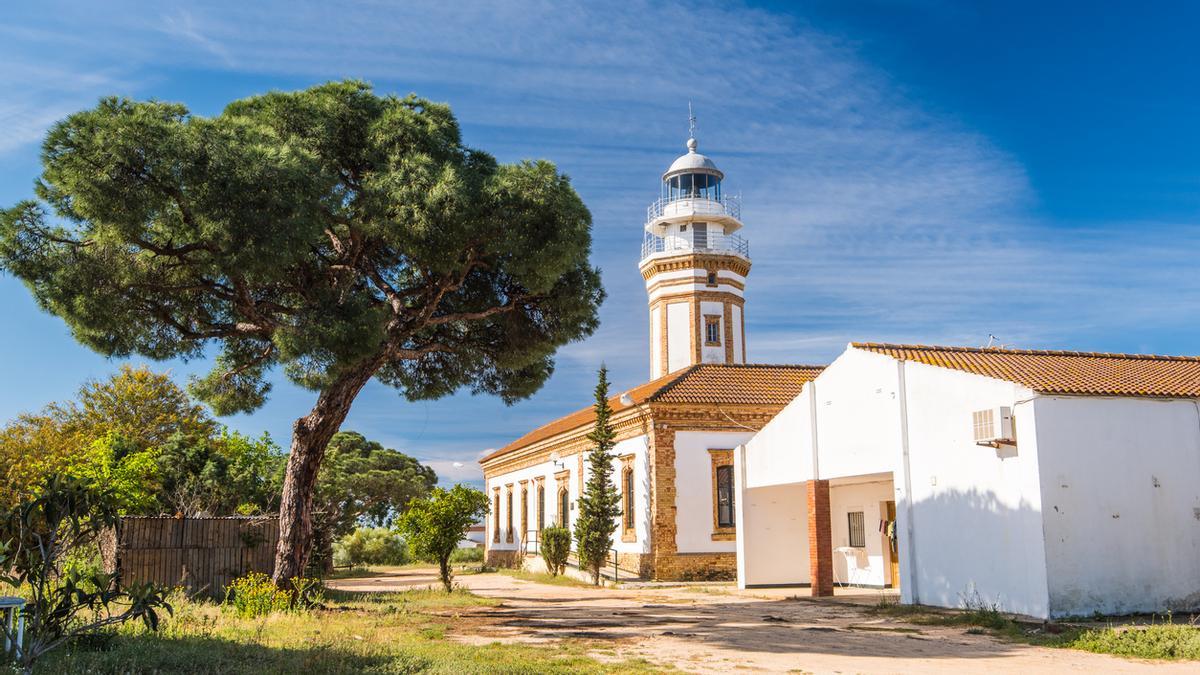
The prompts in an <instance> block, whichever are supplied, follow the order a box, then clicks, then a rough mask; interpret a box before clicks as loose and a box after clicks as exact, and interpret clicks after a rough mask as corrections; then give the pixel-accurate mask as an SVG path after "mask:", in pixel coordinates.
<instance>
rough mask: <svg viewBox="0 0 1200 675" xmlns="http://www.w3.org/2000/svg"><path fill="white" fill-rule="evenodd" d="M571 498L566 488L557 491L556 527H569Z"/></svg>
mask: <svg viewBox="0 0 1200 675" xmlns="http://www.w3.org/2000/svg"><path fill="white" fill-rule="evenodd" d="M570 517H571V496H570V494H569V493H568V492H567V488H565V487H562V488H559V489H558V526H559V527H570V524H571V521H570Z"/></svg>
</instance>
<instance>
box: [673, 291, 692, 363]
mask: <svg viewBox="0 0 1200 675" xmlns="http://www.w3.org/2000/svg"><path fill="white" fill-rule="evenodd" d="M689 315H690V311H689V307H688V303H686V302H672V303H668V304H667V372H669V373H673V372H675V371H677V370H679V369H680V368H686V367H687V366H688V365H689V364H691V362H692V334H691V332H689V331H688V326H689V325H691V320H690V318H689Z"/></svg>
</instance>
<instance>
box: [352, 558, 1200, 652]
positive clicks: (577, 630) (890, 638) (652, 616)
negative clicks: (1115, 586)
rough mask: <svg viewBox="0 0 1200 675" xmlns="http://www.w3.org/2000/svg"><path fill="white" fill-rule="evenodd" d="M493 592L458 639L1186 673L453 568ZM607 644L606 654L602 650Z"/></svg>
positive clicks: (810, 606) (844, 613)
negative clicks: (492, 601) (491, 604)
mask: <svg viewBox="0 0 1200 675" xmlns="http://www.w3.org/2000/svg"><path fill="white" fill-rule="evenodd" d="M456 581H457V582H458V583H460V584H462V585H463V586H465V587H467V588H469V589H470V590H471V591H472V592H474V593H477V594H479V595H483V596H487V597H491V598H496V599H498V600H502V601H503V604H502V605H500V606H499V607H495V608H490V609H488V610H486V617H481V618H486V619H488V620H485V621H481V622H479V623H475V622H472V623H473V624H474V625H473V626H472V633H471V634H470V635H459V636H457V638H458V639H461V640H464V641H467V642H480V643H485V642H492V641H495V640H522V641H544V640H556V639H562V638H577V639H585V640H596V641H598V642H603V643H604V645H603V647H602V648H601V651H600V652H598V653H597V654H596V656H598V657H600V658H604V657H605V656H610V657H612V656H615V657H617V658H629V657H641V658H644V659H646V660H648V661H651V662H654V663H660V664H664V665H668V664H669V665H672V666H675V667H676V668H679V669H680V670H683V671H687V672H695V673H712V672H721V671H728V670H732V669H738V670H751V671H761V672H789V671H790V672H812V673H962V672H967V671H979V672H982V671H987V672H990V673H995V672H1000V673H1021V674H1022V675H1031V674H1034V673H1071V672H1078V673H1140V672H1147V671H1150V670H1151V669H1153V670H1154V672H1156V673H1183V672H1188V673H1194V672H1196V671H1197V666H1196V664H1195V663H1148V662H1138V661H1129V660H1125V659H1119V658H1116V657H1110V656H1104V655H1100V654H1089V653H1087V652H1080V651H1075V650H1067V649H1049V648H1042V647H1032V646H1029V645H1021V644H1012V643H1008V642H1003V641H1000V640H997V639H995V638H992V637H989V636H986V635H971V634H968V633H967V632H966V631H965V630H964V629H962V628H951V627H941V626H933V627H931V626H916V625H911V624H906V623H904V622H903V621H902V620H899V619H895V618H890V617H882V616H875V615H873V614H872V613H870V612H869V611H867V610H866V609H864V608H863V607H860V606H855V605H852V604H846V603H835V602H828V601H821V602H817V601H812V600H807V599H798V600H795V599H793V600H789V599H769V598H764V597H761V596H756V595H754V594H753V592H746V593H743V592H738V591H736V590H734V589H717V590H714V589H706V590H704V591H700V590H698V589H694V588H669V589H637V590H612V589H592V588H585V587H573V586H555V585H550V584H542V583H536V582H531V581H525V580H521V579H514V578H512V577H509V576H505V575H501V574H476V575H465V576H460V577H458V578H457V579H456ZM437 583H438V582H437V575H436V572H435V571H434V570H432V569H431V570H411V569H406V570H401V571H396V572H388V573H383V574H381V575H378V576H374V577H368V578H362V579H343V580H339V581H335V582H331V583H330V586H333V587H335V588H339V589H343V590H354V591H389V590H404V589H408V588H424V587H427V586H436V585H437ZM610 650H611V652H610Z"/></svg>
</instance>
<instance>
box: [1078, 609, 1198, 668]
mask: <svg viewBox="0 0 1200 675" xmlns="http://www.w3.org/2000/svg"><path fill="white" fill-rule="evenodd" d="M1066 646H1068V647H1072V648H1074V649H1083V650H1086V651H1089V652H1097V653H1099V654H1115V655H1117V656H1126V657H1131V658H1138V659H1200V628H1197V627H1196V626H1194V625H1191V624H1178V623H1172V621H1171V618H1170V616H1168V617H1167V620H1166V623H1156V624H1154V625H1151V626H1125V627H1121V628H1118V629H1114V628H1096V629H1091V630H1086V631H1083V632H1082V633H1080V634H1079V635H1078V636H1077V637H1076V638H1075V639H1074V640H1071V641H1069V642H1067V643H1066Z"/></svg>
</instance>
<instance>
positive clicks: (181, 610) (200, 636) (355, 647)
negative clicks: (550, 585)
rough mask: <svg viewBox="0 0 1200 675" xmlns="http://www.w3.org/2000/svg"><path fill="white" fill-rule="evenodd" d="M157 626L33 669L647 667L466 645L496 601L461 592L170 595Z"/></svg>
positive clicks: (575, 648) (111, 636) (71, 650)
mask: <svg viewBox="0 0 1200 675" xmlns="http://www.w3.org/2000/svg"><path fill="white" fill-rule="evenodd" d="M174 604H175V608H176V611H175V615H174V616H173V617H172V618H170V619H169V620H167V621H165V622H164V625H163V627H162V630H161V631H160V632H158V633H149V632H147V631H146V630H145V629H143V628H141V627H140V626H135V625H127V626H124V627H122V628H121V629H120V630H119V631H115V632H113V633H108V634H105V635H102V636H98V637H96V638H92V639H89V640H87V641H85V642H79V643H77V644H74V645H71V646H69V647H67V648H64V649H62V650H61V651H59V652H57V653H55V654H52V655H50V656H48V657H46V659H45V660H44V661H43V662H42V663H41V664H40V666H39V668H38V671H37V672H39V673H47V674H48V673H55V674H58V673H67V674H70V673H80V674H82V673H114V674H116V673H123V674H124V673H130V674H132V673H221V674H238V673H247V674H248V673H304V674H305V675H324V674H328V673H338V674H340V673H347V674H348V673H380V674H383V673H388V674H394V673H609V672H620V673H628V672H632V673H644V672H659V671H660V670H661V669H658V668H656V667H654V666H651V665H650V664H647V663H645V662H642V661H636V660H635V661H620V662H612V663H602V662H600V661H597V660H596V659H594V658H592V656H590V654H591V653H592V651H593V649H594V647H595V646H594V645H591V644H589V643H585V642H579V641H572V640H562V641H558V642H555V643H552V644H546V645H528V644H519V643H511V644H502V643H500V642H493V643H491V644H484V645H468V644H465V643H463V642H460V641H457V640H455V639H453V638H454V636H455V634H456V632H459V633H463V632H465V631H469V630H470V629H471V627H472V626H476V627H478V626H481V625H482V624H483V623H486V622H487V621H488V619H487V608H488V607H492V606H495V605H496V604H497V603H496V601H494V600H489V599H487V598H481V597H479V596H476V595H472V594H471V593H468V592H466V591H455V592H454V593H451V594H446V593H444V592H442V591H433V590H416V591H406V592H402V593H378V594H353V593H345V592H340V593H338V592H331V594H330V598H329V601H328V602H327V605H326V607H325V608H324V609H320V610H313V611H310V612H307V613H276V614H272V615H270V616H266V617H262V618H257V619H243V618H239V617H237V616H235V615H234V614H233V613H232V612H230V611H228V610H227V609H226V608H223V607H221V606H219V605H215V604H212V603H207V602H192V601H188V600H186V599H183V598H176V600H175V603H174Z"/></svg>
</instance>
